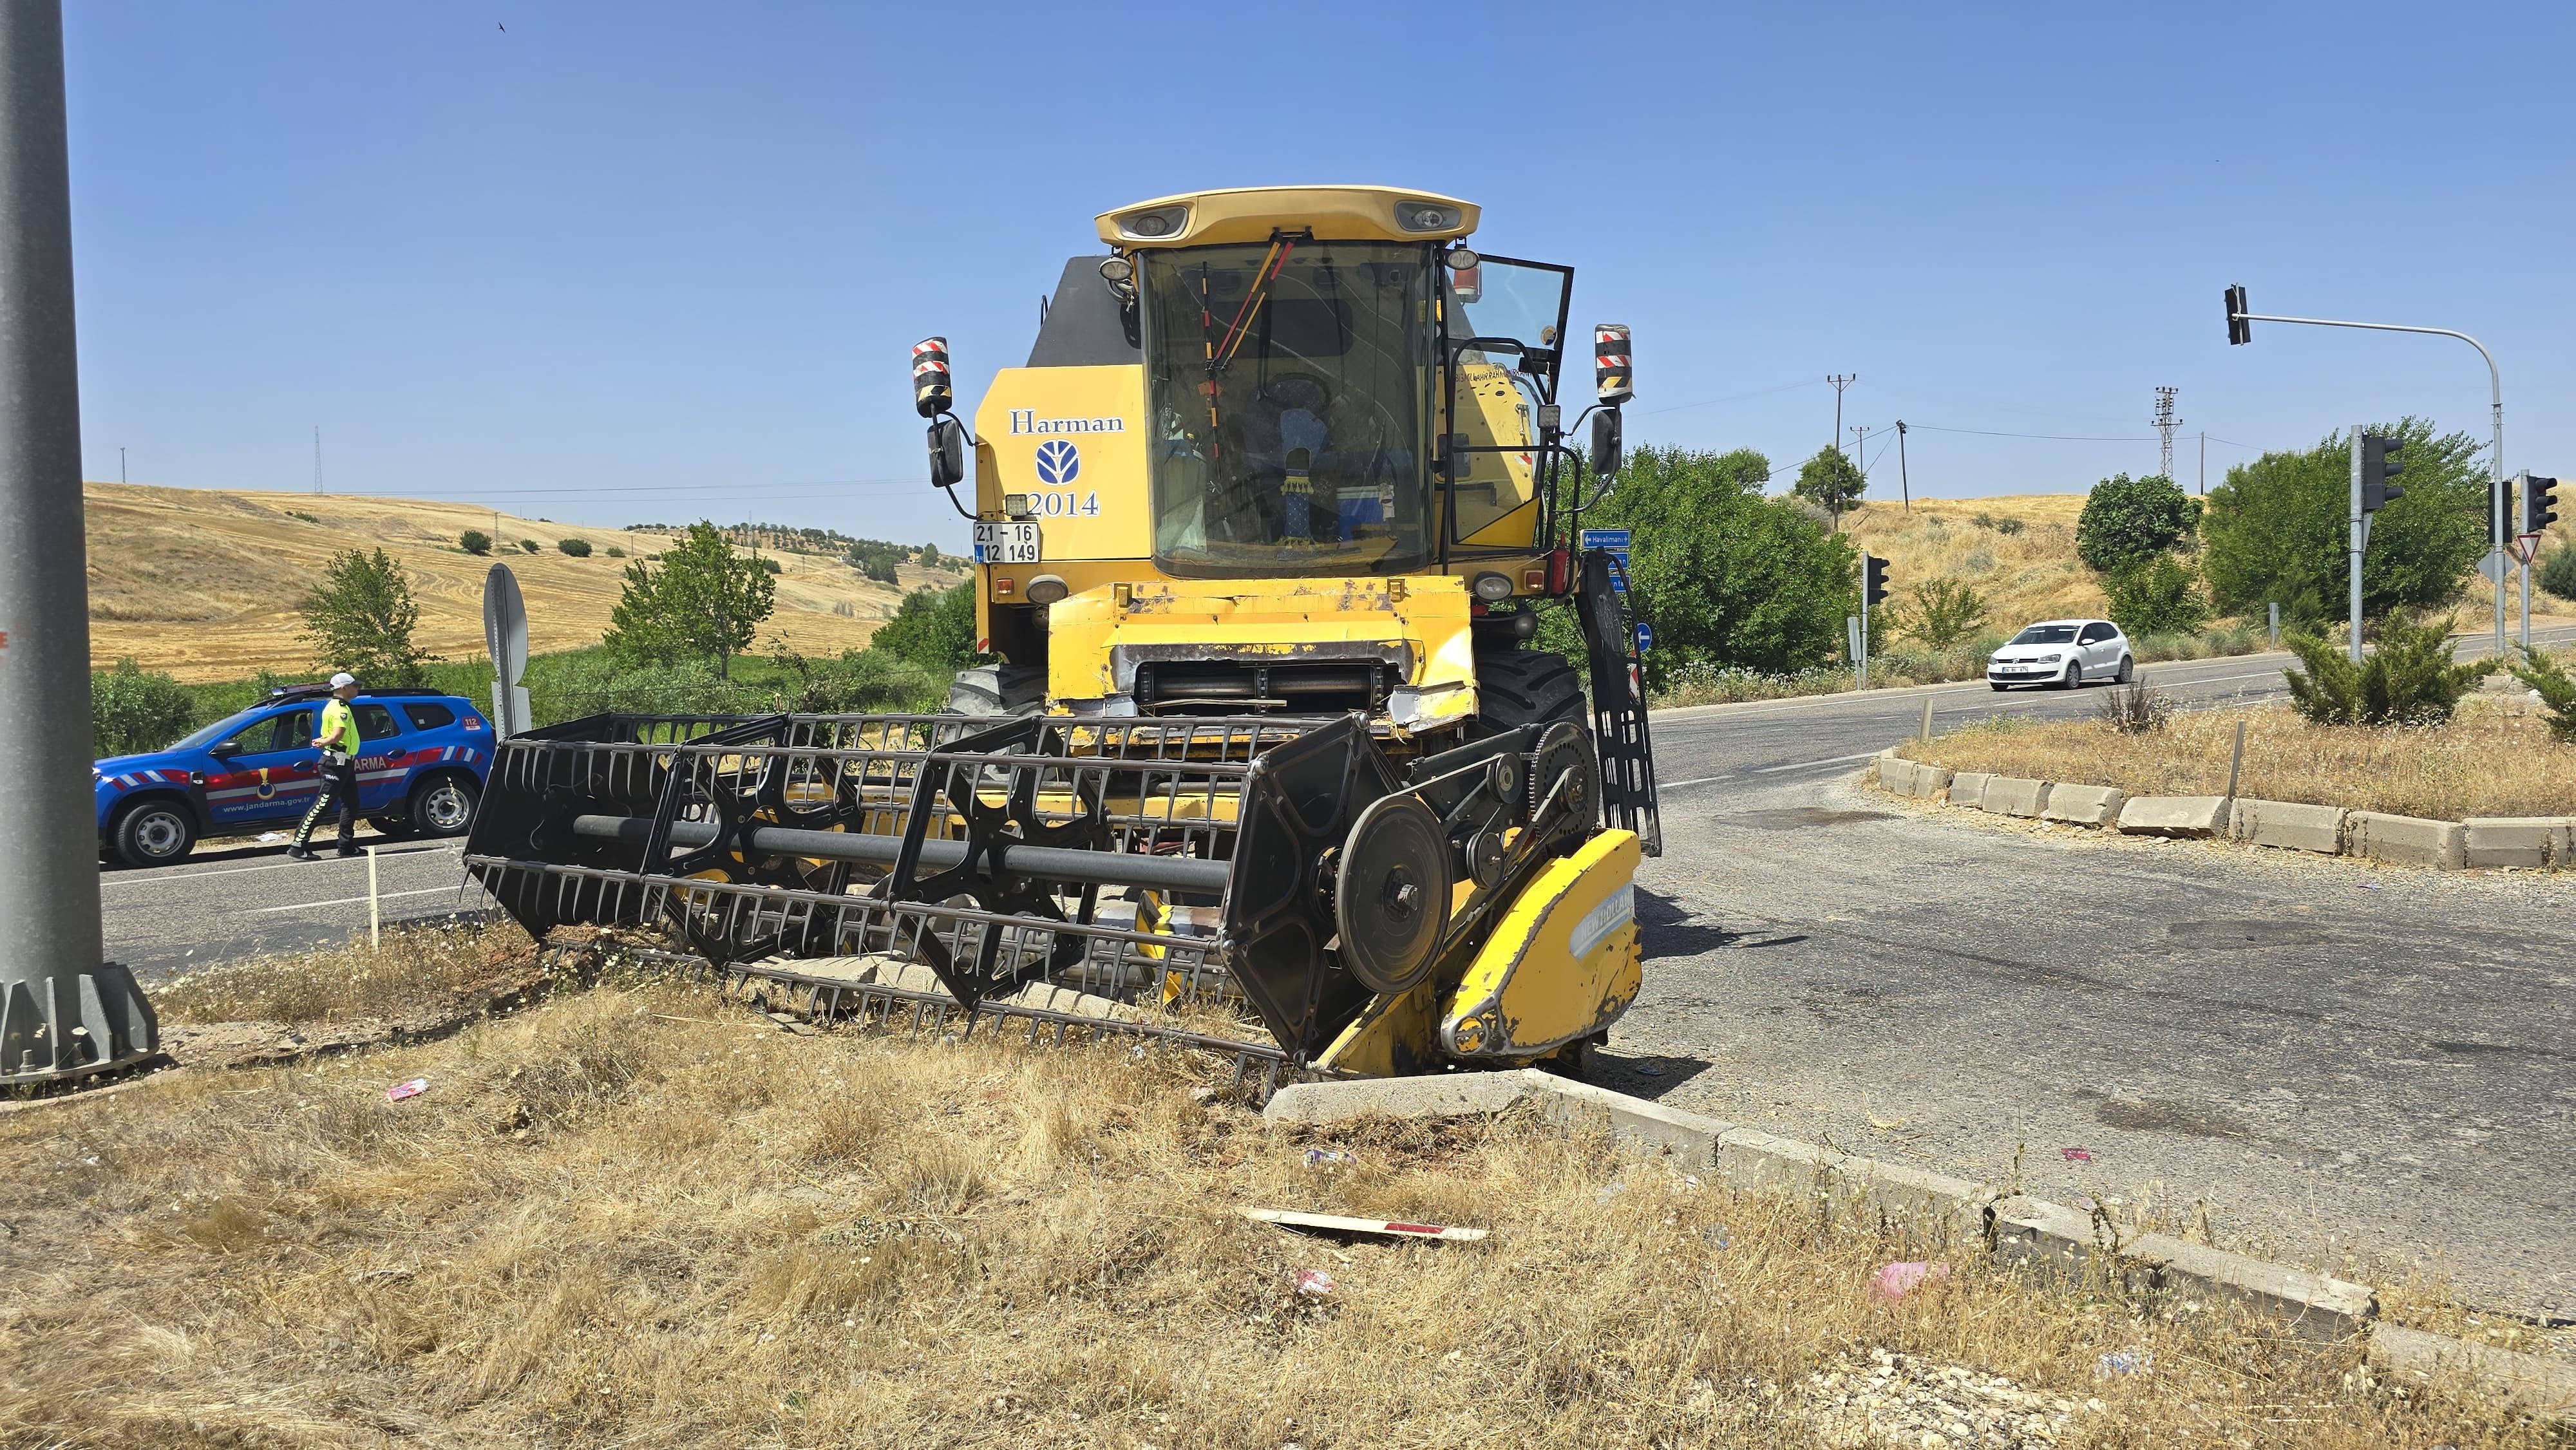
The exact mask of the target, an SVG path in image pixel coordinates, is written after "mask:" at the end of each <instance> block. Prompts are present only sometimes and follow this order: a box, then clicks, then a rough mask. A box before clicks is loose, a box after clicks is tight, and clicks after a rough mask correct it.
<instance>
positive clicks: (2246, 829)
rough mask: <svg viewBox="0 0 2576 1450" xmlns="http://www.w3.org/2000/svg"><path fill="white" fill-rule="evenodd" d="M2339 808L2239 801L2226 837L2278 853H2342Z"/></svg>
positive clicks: (2342, 818) (2341, 818)
mask: <svg viewBox="0 0 2576 1450" xmlns="http://www.w3.org/2000/svg"><path fill="white" fill-rule="evenodd" d="M2347 814H2348V812H2346V811H2345V810H2344V808H2343V807H2341V806H2311V805H2300V804H2298V803H2296V802H2292V801H2263V800H2239V801H2238V802H2237V803H2236V809H2235V812H2234V813H2233V815H2232V816H2231V817H2230V820H2229V823H2228V830H2227V834H2228V835H2229V836H2230V837H2232V838H2233V839H2235V840H2239V841H2244V842H2247V843H2248V844H2251V845H2256V846H2270V847H2272V848H2274V849H2275V850H2281V851H2314V852H2316V853H2317V854H2318V855H2320V856H2332V855H2336V854H2339V853H2340V852H2341V851H2342V850H2343V828H2344V817H2345V816H2346V815H2347Z"/></svg>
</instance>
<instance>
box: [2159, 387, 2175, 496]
mask: <svg viewBox="0 0 2576 1450" xmlns="http://www.w3.org/2000/svg"><path fill="white" fill-rule="evenodd" d="M2154 423H2155V429H2156V438H2157V440H2158V442H2160V443H2161V444H2162V445H2163V447H2162V448H2161V449H2160V450H2159V451H2158V453H2157V454H2156V477H2158V478H2171V477H2173V435H2174V430H2175V429H2176V428H2179V427H2181V426H2182V420H2181V419H2180V418H2177V417H2175V416H2174V390H2173V389H2172V388H2158V389H2156V416H2155V419H2154Z"/></svg>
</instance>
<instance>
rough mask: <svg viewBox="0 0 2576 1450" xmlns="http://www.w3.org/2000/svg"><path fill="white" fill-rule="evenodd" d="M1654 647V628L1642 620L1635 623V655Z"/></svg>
mask: <svg viewBox="0 0 2576 1450" xmlns="http://www.w3.org/2000/svg"><path fill="white" fill-rule="evenodd" d="M1654 647H1655V627H1654V626H1653V625H1651V624H1648V623H1646V622H1645V621H1644V620H1642V619H1641V620H1639V621H1637V653H1639V654H1644V653H1645V652H1646V651H1648V650H1650V649H1653V648H1654Z"/></svg>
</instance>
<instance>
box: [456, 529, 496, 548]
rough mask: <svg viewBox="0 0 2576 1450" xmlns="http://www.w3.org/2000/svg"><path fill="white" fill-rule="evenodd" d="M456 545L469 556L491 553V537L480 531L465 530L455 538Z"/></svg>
mask: <svg viewBox="0 0 2576 1450" xmlns="http://www.w3.org/2000/svg"><path fill="white" fill-rule="evenodd" d="M456 545H457V547H458V548H461V549H463V550H464V551H465V552H467V553H469V554H488V553H491V552H492V536H491V535H490V534H487V533H485V532H483V531H482V530H481V529H467V530H466V531H465V532H463V533H461V534H458V535H457V536H456Z"/></svg>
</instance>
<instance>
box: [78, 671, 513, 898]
mask: <svg viewBox="0 0 2576 1450" xmlns="http://www.w3.org/2000/svg"><path fill="white" fill-rule="evenodd" d="M330 693H331V687H330V686H328V685H295V686H290V687H287V688H284V689H279V690H274V691H271V692H270V694H269V697H268V698H267V699H265V700H263V701H261V702H260V703H258V704H256V705H253V706H251V707H250V708H249V709H246V710H242V711H239V712H237V713H235V714H233V715H229V716H227V717H225V718H224V719H221V720H218V721H216V722H215V723H214V724H212V725H208V726H205V727H203V728H201V729H199V730H196V731H194V732H192V733H191V734H189V735H188V737H187V738H186V739H183V740H181V741H179V742H178V743H177V744H175V745H172V746H171V747H169V748H168V749H166V750H156V751H152V752H149V753H148V754H143V755H119V756H114V757H111V758H109V759H106V760H102V761H99V762H98V763H97V764H95V765H93V766H91V767H90V774H91V776H92V783H93V784H94V785H95V786H96V787H97V793H98V844H99V850H100V852H101V854H103V855H107V856H112V857H114V858H116V859H118V860H121V861H124V862H125V863H127V864H128V865H132V866H165V865H168V864H169V863H170V862H173V861H177V860H180V859H181V858H183V857H185V856H186V855H187V854H188V852H189V851H190V850H191V849H192V848H194V847H195V845H196V844H197V842H198V841H199V840H201V839H203V838H205V837H208V836H246V835H256V834H258V833H259V832H261V831H269V830H291V829H293V827H294V825H295V822H296V821H297V820H299V819H301V818H302V816H303V815H304V813H305V812H306V811H307V810H310V809H311V808H312V806H313V800H314V797H315V796H316V795H317V794H318V793H319V792H320V790H321V788H322V787H321V780H320V777H319V775H318V774H317V767H318V765H319V764H320V761H321V756H322V752H320V751H319V750H316V749H314V748H313V733H314V727H315V725H316V723H317V722H318V719H319V717H320V714H321V710H322V702H323V700H324V699H325V698H327V697H328V696H329V695H330ZM352 708H354V709H355V710H356V711H357V716H358V738H359V740H360V742H361V749H360V753H359V756H358V809H359V811H360V812H361V813H362V814H364V815H365V816H366V818H367V820H368V822H369V823H370V824H372V825H373V826H375V828H376V829H377V830H379V831H382V832H384V833H385V834H387V835H424V836H461V835H463V834H465V828H466V827H468V826H470V825H472V824H473V823H474V807H475V804H476V802H478V801H480V800H481V799H482V797H483V780H484V777H485V776H487V775H489V774H491V771H492V725H491V722H490V721H488V720H486V719H484V718H483V712H482V711H480V710H478V709H476V708H474V702H473V701H471V700H468V699H466V698H465V697H464V696H462V695H447V694H441V693H439V692H438V691H436V690H417V689H386V690H361V691H360V692H359V693H358V697H357V699H356V700H355V701H353V702H352Z"/></svg>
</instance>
